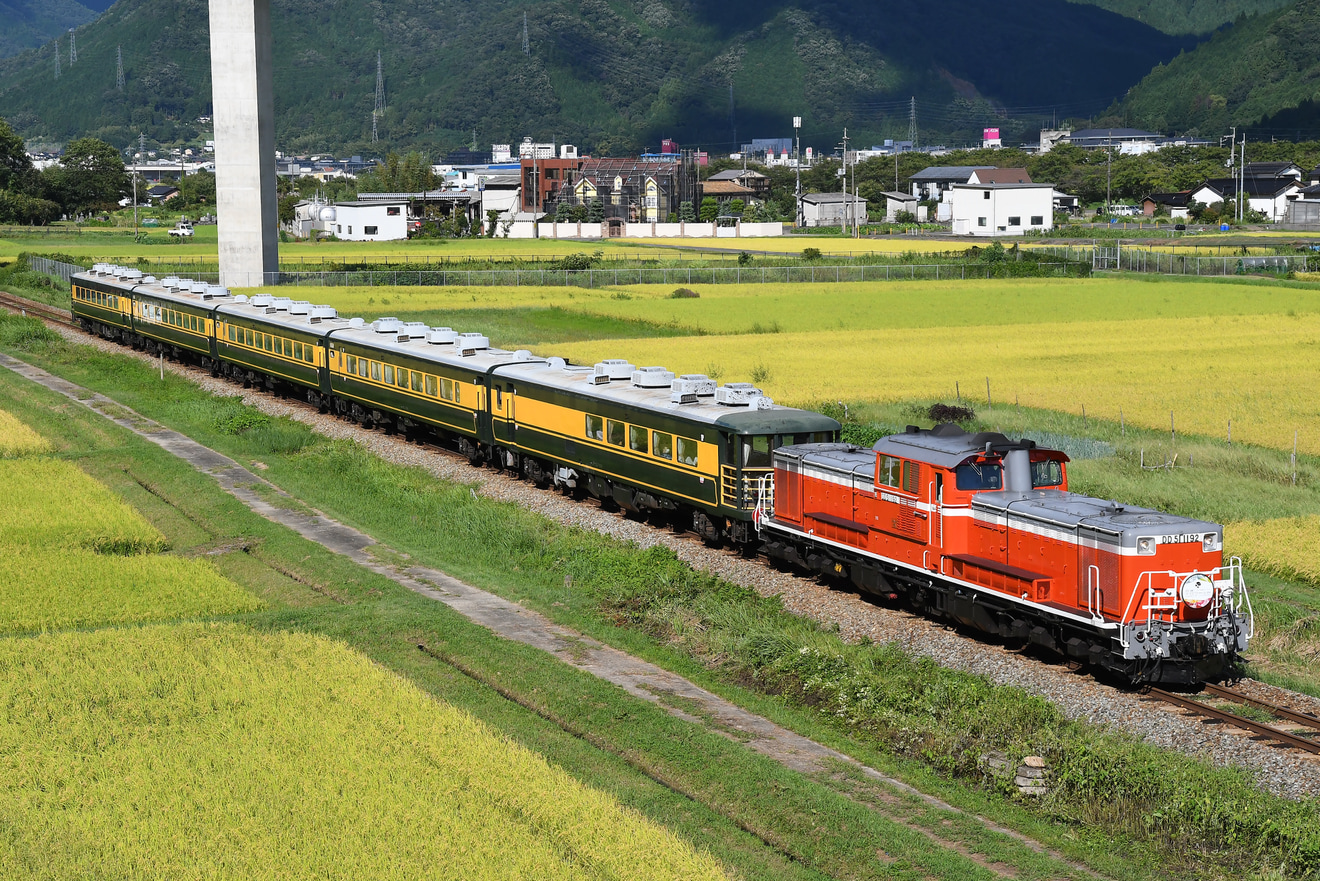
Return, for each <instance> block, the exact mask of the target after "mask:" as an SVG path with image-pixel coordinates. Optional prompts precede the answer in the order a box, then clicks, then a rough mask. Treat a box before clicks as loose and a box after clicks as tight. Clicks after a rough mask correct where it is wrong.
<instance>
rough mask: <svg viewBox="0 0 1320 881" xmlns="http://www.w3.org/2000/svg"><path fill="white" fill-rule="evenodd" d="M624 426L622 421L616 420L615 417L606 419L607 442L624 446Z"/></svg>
mask: <svg viewBox="0 0 1320 881" xmlns="http://www.w3.org/2000/svg"><path fill="white" fill-rule="evenodd" d="M623 434H624V428H623V423H622V422H615V421H614V420H613V419H606V420H605V442H606V443H610V444H614V445H615V446H616V447H621V446H623Z"/></svg>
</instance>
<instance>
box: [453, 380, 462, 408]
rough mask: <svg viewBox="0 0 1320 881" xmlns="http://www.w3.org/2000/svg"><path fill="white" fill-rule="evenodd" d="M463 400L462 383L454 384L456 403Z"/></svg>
mask: <svg viewBox="0 0 1320 881" xmlns="http://www.w3.org/2000/svg"><path fill="white" fill-rule="evenodd" d="M462 400H463V386H462V384H461V383H457V382H456V383H454V403H455V404H457V403H459V402H461V401H462Z"/></svg>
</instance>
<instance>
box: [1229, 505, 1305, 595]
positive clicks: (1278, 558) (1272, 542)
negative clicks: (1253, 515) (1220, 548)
mask: <svg viewBox="0 0 1320 881" xmlns="http://www.w3.org/2000/svg"><path fill="white" fill-rule="evenodd" d="M1224 541H1225V543H1226V544H1227V548H1226V550H1227V551H1228V552H1229V553H1231V554H1236V555H1238V556H1240V557H1241V558H1242V562H1243V563H1245V564H1246V565H1247V566H1249V567H1251V568H1252V569H1258V570H1260V571H1261V572H1268V573H1269V574H1271V575H1277V576H1279V577H1281V578H1302V579H1305V580H1306V581H1309V582H1311V583H1312V584H1320V561H1317V560H1316V549H1317V548H1320V515H1314V514H1313V515H1311V516H1310V517H1286V518H1282V519H1279V520H1265V521H1244V522H1241V523H1232V524H1229V525H1228V526H1226V527H1225V528H1224Z"/></svg>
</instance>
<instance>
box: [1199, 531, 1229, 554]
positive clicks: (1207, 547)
mask: <svg viewBox="0 0 1320 881" xmlns="http://www.w3.org/2000/svg"><path fill="white" fill-rule="evenodd" d="M1223 549H1224V542H1223V540H1222V539H1221V538H1220V537H1219V536H1218V535H1216V534H1215V533H1213V532H1207V533H1206V534H1205V538H1203V539H1201V550H1203V551H1205V552H1206V553H1207V554H1209V553H1211V552H1212V551H1222V550H1223Z"/></svg>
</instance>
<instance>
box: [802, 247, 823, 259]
mask: <svg viewBox="0 0 1320 881" xmlns="http://www.w3.org/2000/svg"><path fill="white" fill-rule="evenodd" d="M820 256H821V255H820V248H803V249H802V259H803V260H819V259H820Z"/></svg>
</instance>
